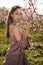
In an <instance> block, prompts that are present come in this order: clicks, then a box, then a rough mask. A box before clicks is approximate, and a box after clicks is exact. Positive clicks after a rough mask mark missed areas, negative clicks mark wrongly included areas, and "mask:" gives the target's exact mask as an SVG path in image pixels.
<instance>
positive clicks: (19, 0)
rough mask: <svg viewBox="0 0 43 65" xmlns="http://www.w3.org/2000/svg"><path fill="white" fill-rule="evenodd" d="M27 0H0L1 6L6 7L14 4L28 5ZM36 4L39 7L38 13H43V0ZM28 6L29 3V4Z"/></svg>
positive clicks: (38, 0)
mask: <svg viewBox="0 0 43 65" xmlns="http://www.w3.org/2000/svg"><path fill="white" fill-rule="evenodd" d="M27 1H28V0H26V1H23V0H0V7H4V6H5V7H6V8H11V7H12V6H14V5H20V6H22V7H26V2H27ZM36 6H37V8H38V10H37V13H38V14H41V15H42V14H43V0H37V2H36ZM27 7H28V5H27Z"/></svg>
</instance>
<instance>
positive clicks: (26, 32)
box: [24, 22, 32, 38]
mask: <svg viewBox="0 0 43 65" xmlns="http://www.w3.org/2000/svg"><path fill="white" fill-rule="evenodd" d="M31 27H32V24H31V23H30V22H28V23H27V24H26V25H25V29H26V30H25V32H24V35H25V37H26V38H27V36H28V34H29V33H30V28H31Z"/></svg>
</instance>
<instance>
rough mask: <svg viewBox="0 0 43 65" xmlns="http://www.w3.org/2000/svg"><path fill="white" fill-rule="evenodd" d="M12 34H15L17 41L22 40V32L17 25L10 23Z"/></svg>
mask: <svg viewBox="0 0 43 65" xmlns="http://www.w3.org/2000/svg"><path fill="white" fill-rule="evenodd" d="M10 35H13V36H14V37H15V38H16V40H17V41H20V40H21V33H20V30H19V28H18V27H17V26H14V25H10Z"/></svg>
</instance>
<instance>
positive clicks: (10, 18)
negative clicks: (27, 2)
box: [6, 6, 21, 38]
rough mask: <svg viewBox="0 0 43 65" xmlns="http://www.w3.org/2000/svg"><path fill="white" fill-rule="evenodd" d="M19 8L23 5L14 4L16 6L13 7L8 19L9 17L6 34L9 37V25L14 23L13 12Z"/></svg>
mask: <svg viewBox="0 0 43 65" xmlns="http://www.w3.org/2000/svg"><path fill="white" fill-rule="evenodd" d="M18 8H19V9H20V8H21V7H20V6H14V7H12V9H11V10H10V12H9V15H8V19H7V26H6V36H7V38H9V36H10V34H9V25H10V24H12V23H13V20H12V17H11V14H13V12H14V11H16V10H17V9H18Z"/></svg>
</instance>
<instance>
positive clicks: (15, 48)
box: [3, 34, 30, 65]
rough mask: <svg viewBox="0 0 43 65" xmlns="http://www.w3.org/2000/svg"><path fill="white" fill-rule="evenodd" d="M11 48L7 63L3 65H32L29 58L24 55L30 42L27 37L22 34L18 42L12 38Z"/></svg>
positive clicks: (7, 54) (8, 52)
mask: <svg viewBox="0 0 43 65" xmlns="http://www.w3.org/2000/svg"><path fill="white" fill-rule="evenodd" d="M9 39H10V48H9V50H8V51H7V53H6V55H5V57H6V59H5V62H4V63H3V65H30V63H29V61H28V60H27V57H26V55H25V53H24V50H25V49H26V47H28V42H27V39H26V38H25V36H24V35H23V34H22V38H21V40H20V41H16V39H15V37H14V36H10V37H9Z"/></svg>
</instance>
